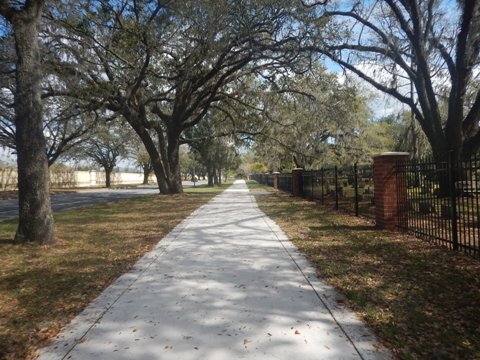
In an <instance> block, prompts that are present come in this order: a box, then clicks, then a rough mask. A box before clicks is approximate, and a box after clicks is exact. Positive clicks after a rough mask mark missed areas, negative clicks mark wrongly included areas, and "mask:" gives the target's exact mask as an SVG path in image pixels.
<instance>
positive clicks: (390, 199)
mask: <svg viewBox="0 0 480 360" xmlns="http://www.w3.org/2000/svg"><path fill="white" fill-rule="evenodd" d="M407 157H408V153H401V152H386V153H382V154H380V155H376V156H374V157H373V183H374V199H375V222H376V224H377V226H378V227H379V228H381V229H386V230H392V231H393V230H396V229H397V225H398V224H399V221H400V219H399V213H400V210H401V209H402V208H404V207H405V204H403V203H402V202H405V201H406V199H407V186H406V184H407V180H406V179H397V178H398V176H404V177H406V172H405V171H403V172H401V173H399V174H397V164H399V163H404V162H405V161H406V160H407Z"/></svg>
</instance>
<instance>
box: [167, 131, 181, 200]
mask: <svg viewBox="0 0 480 360" xmlns="http://www.w3.org/2000/svg"><path fill="white" fill-rule="evenodd" d="M167 159H168V168H169V171H168V172H167V176H168V184H169V188H170V193H171V194H180V193H182V192H183V186H182V174H181V171H180V134H179V133H178V132H177V131H169V132H168V147H167Z"/></svg>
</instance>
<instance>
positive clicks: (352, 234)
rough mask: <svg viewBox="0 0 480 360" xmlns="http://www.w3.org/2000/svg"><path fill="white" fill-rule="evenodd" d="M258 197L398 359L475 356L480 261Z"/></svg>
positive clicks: (283, 199) (330, 213) (302, 205)
mask: <svg viewBox="0 0 480 360" xmlns="http://www.w3.org/2000/svg"><path fill="white" fill-rule="evenodd" d="M253 186H254V188H255V189H256V190H257V191H259V190H261V187H260V186H258V184H254V185H253ZM269 189H271V188H267V187H265V190H269ZM254 194H255V193H254ZM256 199H257V202H258V204H259V206H260V208H261V209H262V210H263V211H264V212H265V213H266V214H267V215H268V216H270V217H271V218H272V219H273V220H274V221H276V222H277V224H278V225H279V226H280V227H281V228H282V230H283V231H284V232H285V233H286V234H287V235H288V236H289V237H290V239H292V241H293V242H294V243H295V245H296V246H297V247H298V248H299V249H300V250H302V251H303V252H304V253H305V254H306V256H307V257H308V258H309V260H310V261H311V263H312V265H313V266H315V268H316V269H317V272H318V274H319V276H321V277H322V278H324V279H326V280H327V281H328V282H329V283H330V284H332V285H333V286H335V287H336V288H337V289H338V290H339V291H340V292H341V293H343V294H344V295H345V299H344V302H345V305H346V306H349V307H351V308H353V309H354V310H355V311H356V312H357V313H359V314H360V316H361V317H362V318H363V319H364V320H365V321H366V323H367V324H368V325H369V326H370V327H371V328H372V329H373V330H374V331H375V332H376V334H377V335H378V336H379V337H380V338H381V339H382V341H383V342H384V343H385V345H386V346H387V347H389V348H390V349H391V350H392V352H393V353H394V354H395V355H396V356H397V357H398V358H401V359H480V323H479V319H480V276H479V274H480V261H479V259H477V258H471V257H468V256H466V255H463V254H457V253H454V252H451V251H448V250H446V249H442V248H439V247H436V246H433V245H430V244H428V243H426V242H424V241H421V240H419V239H417V238H414V237H412V236H408V235H405V234H399V233H391V232H386V231H380V230H378V229H376V228H375V227H374V224H373V223H372V222H371V221H369V220H365V219H362V218H357V217H354V216H350V215H346V214H343V213H339V212H335V211H334V210H333V209H331V208H326V207H322V206H320V205H318V204H316V203H314V202H310V201H305V200H302V199H299V198H294V197H292V196H290V195H288V194H285V193H281V192H280V193H277V194H273V193H272V194H265V193H264V194H262V195H256Z"/></svg>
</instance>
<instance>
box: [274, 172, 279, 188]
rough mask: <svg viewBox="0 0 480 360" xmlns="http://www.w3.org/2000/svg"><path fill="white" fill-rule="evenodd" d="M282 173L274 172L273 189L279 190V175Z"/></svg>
mask: <svg viewBox="0 0 480 360" xmlns="http://www.w3.org/2000/svg"><path fill="white" fill-rule="evenodd" d="M279 174H280V173H279V172H278V171H274V172H273V191H274V192H277V191H278V175H279Z"/></svg>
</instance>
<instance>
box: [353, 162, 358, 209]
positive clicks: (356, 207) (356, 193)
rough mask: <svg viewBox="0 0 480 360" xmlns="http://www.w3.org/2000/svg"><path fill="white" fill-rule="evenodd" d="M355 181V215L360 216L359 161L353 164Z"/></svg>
mask: <svg viewBox="0 0 480 360" xmlns="http://www.w3.org/2000/svg"><path fill="white" fill-rule="evenodd" d="M353 183H354V187H355V216H358V168H357V163H355V164H354V165H353Z"/></svg>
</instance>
